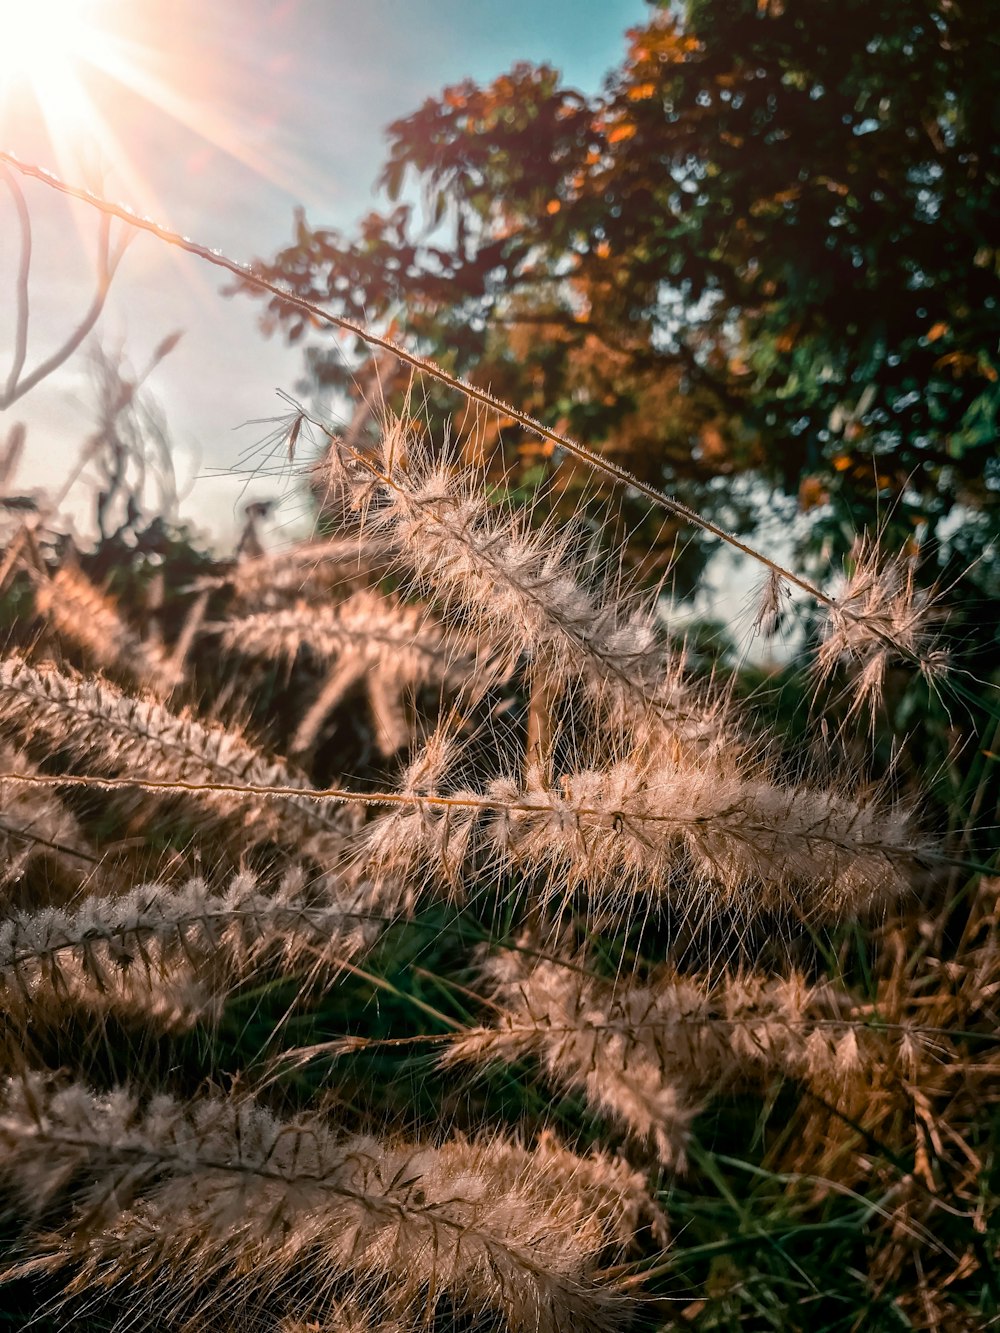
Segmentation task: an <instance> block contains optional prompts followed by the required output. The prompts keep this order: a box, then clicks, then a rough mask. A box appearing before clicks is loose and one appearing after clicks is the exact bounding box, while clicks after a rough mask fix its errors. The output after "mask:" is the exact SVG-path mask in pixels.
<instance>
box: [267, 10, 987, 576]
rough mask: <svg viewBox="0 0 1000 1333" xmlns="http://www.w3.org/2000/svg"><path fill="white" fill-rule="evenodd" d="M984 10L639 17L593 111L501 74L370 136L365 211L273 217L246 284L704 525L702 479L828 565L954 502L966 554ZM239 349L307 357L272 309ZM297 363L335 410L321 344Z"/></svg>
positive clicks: (550, 72) (978, 430)
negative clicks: (884, 526)
mask: <svg viewBox="0 0 1000 1333" xmlns="http://www.w3.org/2000/svg"><path fill="white" fill-rule="evenodd" d="M988 11H989V7H988V6H982V5H975V4H971V3H958V2H956V0H845V2H844V3H841V4H839V5H836V6H832V5H829V4H828V3H825V0H688V3H687V4H686V5H684V6H681V7H678V6H671V7H667V8H656V9H654V10H653V11H652V12H651V14H650V16H649V20H648V22H647V23H646V24H645V25H644V26H642V27H639V28H636V29H634V30H632V31H630V32H629V33H628V34H627V50H626V54H625V57H624V59H623V60H622V61H621V63H620V65H619V66H618V67H617V68H616V69H614V70H612V71H611V73H610V74H609V75H608V77H607V79H606V82H605V86H604V88H603V90H602V91H601V92H600V93H599V94H598V95H596V96H593V97H585V96H583V95H581V94H580V93H579V92H577V91H575V90H573V89H572V88H568V87H566V86H565V85H564V84H563V83H562V82H561V80H560V77H559V75H558V73H557V71H555V70H554V69H552V68H549V67H546V66H538V67H536V66H531V65H527V64H520V65H516V66H515V67H514V68H513V69H512V70H511V71H509V72H508V73H505V74H503V75H501V76H500V77H498V78H496V79H495V80H494V81H493V82H492V83H490V84H489V85H488V86H485V87H482V86H479V85H477V84H476V83H474V82H472V81H466V82H463V83H460V84H457V85H455V86H453V87H450V88H446V89H445V90H444V91H443V92H442V93H441V95H440V96H437V97H434V98H430V99H428V100H427V101H426V102H425V103H424V105H423V106H422V107H421V108H420V109H419V110H417V111H416V112H414V113H413V114H412V115H410V116H408V117H406V118H404V119H401V120H398V121H396V122H395V123H394V124H392V125H391V126H390V127H389V130H388V157H387V161H386V163H385V166H384V168H383V170H382V174H381V178H380V183H381V185H382V187H383V188H384V191H385V193H386V195H387V197H388V203H387V206H386V208H385V209H384V210H383V211H377V212H372V213H371V214H369V215H368V216H367V217H366V218H364V219H363V221H362V222H361V224H360V226H359V228H358V230H357V233H356V234H355V235H353V236H350V237H348V236H345V235H342V234H341V233H339V232H337V231H335V230H331V229H328V228H323V227H315V226H312V225H310V224H309V223H308V222H307V221H306V219H305V217H304V216H303V215H300V216H299V217H298V220H297V226H296V235H295V239H294V243H293V244H292V245H291V246H290V247H288V248H286V249H284V250H282V251H281V252H280V253H279V254H278V255H277V256H276V257H275V259H274V260H273V262H272V263H271V264H270V265H268V266H266V268H267V271H268V273H269V276H272V277H275V278H280V279H282V280H284V281H286V282H288V283H290V284H291V285H292V287H293V288H294V290H295V291H296V292H297V293H298V294H300V295H305V296H308V297H309V298H310V299H313V300H321V301H324V302H327V303H330V304H332V305H333V306H334V307H335V308H336V309H337V310H338V311H340V312H341V313H344V314H347V315H348V316H349V317H352V318H357V319H364V320H368V321H376V322H380V323H382V324H391V326H392V327H393V329H394V331H395V332H396V334H397V336H399V337H401V338H403V339H404V340H405V341H407V343H408V344H409V345H411V346H416V347H418V348H419V349H420V350H421V351H422V352H423V353H425V354H426V355H429V356H431V357H433V358H435V359H436V360H438V361H440V362H442V363H443V364H444V365H446V366H447V367H448V368H449V369H451V370H453V371H457V372H459V373H461V374H463V375H467V376H468V377H470V378H471V379H472V380H473V381H474V382H476V383H478V384H481V385H489V386H491V388H492V390H493V391H494V392H495V393H497V394H498V395H499V396H500V397H503V398H505V399H507V400H509V401H513V402H516V403H517V405H518V406H520V407H523V408H526V409H527V410H528V411H530V412H531V413H533V414H534V415H536V416H537V417H539V418H540V419H542V420H543V421H545V422H546V423H547V424H549V425H554V426H556V427H558V428H559V429H561V430H564V431H567V432H569V433H570V434H572V435H573V436H574V437H576V438H577V439H580V440H582V441H583V442H585V443H588V444H590V445H592V446H594V447H597V448H599V449H601V450H602V451H604V452H606V453H608V454H609V455H612V456H614V457H616V458H617V459H618V460H619V461H621V462H623V463H625V464H626V465H628V466H630V467H631V468H632V469H633V470H634V471H636V472H637V473H638V474H639V475H640V476H641V477H643V478H644V479H646V480H650V481H653V482H655V483H656V484H658V485H664V486H666V487H667V488H673V489H674V490H676V491H679V492H680V493H681V494H683V495H686V496H687V498H689V499H693V500H695V502H696V503H699V504H701V505H702V506H703V507H705V506H708V507H712V506H713V505H714V506H715V507H716V508H717V509H719V508H720V507H722V508H721V512H723V513H724V514H725V517H726V519H727V521H728V522H730V523H732V524H734V525H742V526H745V527H746V526H749V525H750V524H751V522H752V518H753V507H752V506H751V505H748V504H746V492H745V490H743V491H741V490H740V489H739V488H737V487H734V486H733V485H731V484H721V483H720V482H719V480H718V479H719V478H720V477H721V478H726V477H728V478H733V477H735V476H736V475H738V474H742V473H752V474H755V475H763V476H764V477H766V478H767V479H768V480H769V481H771V482H772V483H773V482H777V483H778V484H779V485H780V487H781V489H782V491H783V492H784V493H785V494H786V495H787V496H789V497H797V502H798V505H799V507H800V509H803V510H810V511H813V513H814V520H815V521H814V523H813V526H812V530H813V533H814V534H815V535H816V536H817V537H818V538H820V539H822V541H823V542H824V544H825V546H826V549H828V550H829V549H830V548H831V544H832V545H833V546H834V547H840V549H846V547H847V545H849V540H850V534H851V533H852V532H853V531H854V530H856V529H857V528H860V527H861V525H862V524H864V523H866V522H870V521H872V519H873V517H877V516H880V517H882V518H883V519H885V518H886V517H888V519H889V521H890V523H891V525H892V527H893V530H894V532H895V536H896V540H897V541H905V540H908V539H910V538H913V537H916V538H917V539H918V540H921V541H926V539H927V538H935V537H940V536H941V535H942V532H941V523H942V520H944V519H945V518H946V517H947V516H948V515H949V514H952V513H953V511H955V509H956V506H962V507H963V509H962V510H961V511H960V512H963V513H965V512H968V513H969V514H970V515H972V517H971V518H970V522H969V524H968V525H967V532H966V538H967V539H966V540H965V545H964V547H963V549H962V556H963V558H968V556H969V555H971V554H975V553H977V551H981V550H982V547H983V544H984V541H985V539H986V537H987V536H988V535H989V534H991V533H993V532H994V530H995V527H996V516H997V512H998V511H997V497H998V490H1000V467H998V464H997V453H996V445H995V439H996V417H997V405H998V402H1000V385H998V372H1000V354H998V347H997V342H998V336H1000V309H998V304H997V302H998V297H1000V280H998V279H1000V248H998V247H997V245H996V239H997V237H996V231H995V221H994V219H995V217H996V216H997V214H998V202H1000V201H998V187H1000V114H998V109H997V108H998V106H1000V101H998V99H997V96H996V93H997V82H998V80H997V72H996V71H997V69H998V68H1000V59H998V57H1000V44H998V41H997V36H996V31H995V25H994V23H993V22H992V20H991V16H990V14H989V12H988ZM265 323H266V325H267V326H268V327H269V328H271V329H275V328H277V327H280V328H282V329H283V331H284V332H285V334H286V335H287V336H288V337H289V338H290V339H292V340H296V339H300V338H303V337H304V336H305V334H306V332H307V329H306V325H305V324H304V323H303V321H302V318H301V315H299V314H298V313H296V312H295V311H294V310H293V309H292V308H291V307H286V306H282V304H281V303H280V302H279V301H276V300H275V301H272V303H271V307H270V310H269V312H268V315H267V316H266V318H265ZM308 364H309V367H310V373H311V376H312V377H313V380H314V382H316V383H317V384H319V385H334V386H339V387H346V386H347V385H348V384H349V382H350V377H351V369H350V367H349V366H347V365H345V362H344V359H343V354H342V352H341V351H334V350H333V349H331V348H330V346H329V345H326V346H322V345H320V346H311V347H310V348H309V352H308ZM452 407H453V408H454V404H452ZM458 429H459V433H460V434H461V432H462V423H461V420H460V421H459V425H458ZM505 434H506V433H505ZM506 444H507V446H508V457H509V456H510V454H511V452H512V451H513V450H515V449H516V450H517V452H518V454H519V456H520V458H521V460H522V462H523V463H524V465H525V466H526V467H538V466H540V465H541V466H545V465H546V457H547V455H548V454H549V453H550V450H549V448H548V447H547V446H542V445H540V444H538V443H537V442H536V441H532V440H529V439H527V438H514V437H513V436H508V437H507V440H506ZM564 484H565V486H566V487H567V489H569V490H570V491H572V490H573V488H574V485H576V484H582V483H574V482H572V481H566V482H565V483H564ZM740 495H743V502H742V503H741V502H740V501H739V499H738V497H739V496H740ZM954 527H955V524H952V525H951V528H954ZM949 531H950V529H949ZM969 533H972V534H973V535H972V536H971V537H969ZM647 536H648V534H647ZM952 542H953V544H955V542H956V539H955V537H954V533H952ZM957 545H958V546H959V547H962V539H961V538H959V539H957Z"/></svg>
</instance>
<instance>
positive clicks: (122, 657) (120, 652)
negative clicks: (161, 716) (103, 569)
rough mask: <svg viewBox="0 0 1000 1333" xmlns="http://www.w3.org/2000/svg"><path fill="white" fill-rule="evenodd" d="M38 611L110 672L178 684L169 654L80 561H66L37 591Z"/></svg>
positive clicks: (149, 683) (160, 688)
mask: <svg viewBox="0 0 1000 1333" xmlns="http://www.w3.org/2000/svg"><path fill="white" fill-rule="evenodd" d="M35 609H36V611H37V612H38V614H39V615H40V616H42V617H43V618H44V619H45V620H46V621H47V622H48V624H49V626H50V627H51V629H52V630H53V631H54V633H55V634H57V635H58V636H59V637H60V638H63V639H65V640H67V641H68V642H70V643H73V644H75V645H76V646H77V647H79V648H80V649H81V650H82V652H83V653H84V654H85V655H86V657H87V658H89V659H90V661H91V662H93V663H94V665H95V666H98V667H100V668H102V669H104V670H119V671H124V672H126V673H127V674H128V675H129V676H131V677H133V678H134V679H135V680H136V681H137V682H138V683H139V684H140V685H143V686H145V687H147V688H149V689H153V690H155V691H156V692H157V693H160V694H169V693H170V691H171V690H172V689H173V688H174V686H175V685H176V684H177V679H176V676H175V674H174V672H173V671H172V670H171V666H170V663H169V661H168V660H167V658H166V656H165V654H164V653H163V652H162V650H161V649H160V648H159V647H158V646H157V645H156V644H149V643H143V641H142V640H141V639H140V638H139V636H138V635H137V634H136V633H135V631H134V630H133V629H132V628H131V626H130V625H128V624H127V623H126V622H125V621H124V620H123V619H122V618H121V615H120V614H119V612H118V608H117V606H116V605H115V603H114V602H113V601H112V599H111V598H110V597H108V596H107V595H106V594H105V593H102V592H101V591H100V590H99V589H98V588H96V587H95V586H94V584H93V583H91V581H90V579H89V578H88V577H87V576H86V574H84V572H83V570H81V569H80V568H79V567H78V566H77V565H76V564H75V563H69V562H66V563H64V564H62V565H60V567H59V568H58V569H57V570H56V572H55V573H54V574H53V575H52V577H51V578H50V579H45V580H40V581H39V582H38V585H37V587H36V589H35Z"/></svg>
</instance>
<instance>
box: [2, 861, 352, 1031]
mask: <svg viewBox="0 0 1000 1333" xmlns="http://www.w3.org/2000/svg"><path fill="white" fill-rule="evenodd" d="M377 933H378V932H377V928H376V927H375V926H374V925H373V924H372V923H371V922H370V921H365V920H363V919H361V918H360V917H359V915H357V914H355V913H353V912H352V911H351V910H350V902H349V896H348V893H347V892H346V891H341V890H340V888H339V886H336V887H333V886H332V882H328V881H324V882H323V883H322V884H320V885H312V886H311V887H309V888H306V886H305V883H304V880H303V877H302V875H301V874H292V875H289V876H286V878H285V880H284V882H283V883H282V885H281V886H280V888H279V890H278V891H277V892H276V893H274V894H265V893H262V892H260V890H259V889H258V886H257V883H256V881H255V880H254V878H253V877H252V876H250V875H246V874H244V875H240V876H237V877H236V878H235V879H234V880H233V882H232V883H231V884H230V886H229V888H228V889H226V890H225V891H224V892H222V893H215V892H212V890H211V889H209V888H208V887H207V885H206V884H205V883H204V882H203V881H202V880H199V879H195V880H190V881H188V883H186V884H183V885H181V886H179V887H177V888H169V887H167V886H166V885H162V884H143V885H141V886H140V887H138V888H135V889H133V890H132V891H131V892H130V893H127V894H123V895H120V896H112V897H92V898H88V899H87V900H86V901H85V902H84V903H83V904H82V905H81V906H79V907H77V908H74V909H61V908H55V907H47V908H42V909H41V910H39V911H35V912H19V913H16V914H14V915H11V916H9V917H7V918H6V919H3V918H0V1012H3V1013H5V1015H6V1017H7V1019H8V1021H13V1020H14V1019H16V1020H18V1021H19V1022H28V1023H30V1024H31V1025H32V1026H33V1027H35V1028H37V1027H38V1026H39V1025H40V1024H49V1025H51V1024H53V1023H54V1024H58V1023H59V1021H60V1016H61V1015H63V1014H64V1012H65V1010H66V1008H67V1007H69V1006H71V1005H79V1006H85V1007H87V1008H89V1009H91V1010H93V1011H95V1012H104V1011H107V1012H114V1013H115V1014H116V1015H117V1016H119V1017H120V1018H122V1019H124V1020H129V1019H132V1020H135V1021H144V1022H146V1021H154V1022H156V1023H157V1024H158V1025H159V1026H163V1027H180V1026H185V1025H188V1024H190V1023H193V1022H196V1021H203V1022H204V1021H206V1020H207V1021H211V1020H212V1019H214V1018H215V1017H217V1014H218V1010H219V1007H220V1005H221V1003H222V1001H223V1000H224V999H225V996H226V993H227V992H228V990H229V989H230V988H231V987H232V986H234V985H236V984H237V983H238V982H240V981H243V980H245V979H246V978H247V977H248V976H251V975H254V974H257V973H260V972H263V971H274V970H276V971H279V972H294V971H296V970H302V969H307V970H308V972H309V974H310V975H311V976H314V977H319V976H331V975H336V971H337V967H338V965H339V963H340V962H341V961H342V960H344V959H349V958H351V957H354V956H356V955H357V954H358V953H359V952H361V951H363V950H364V949H365V948H367V947H368V946H369V945H370V944H371V943H373V942H374V939H375V937H376V935H377Z"/></svg>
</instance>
